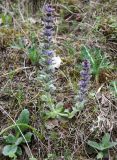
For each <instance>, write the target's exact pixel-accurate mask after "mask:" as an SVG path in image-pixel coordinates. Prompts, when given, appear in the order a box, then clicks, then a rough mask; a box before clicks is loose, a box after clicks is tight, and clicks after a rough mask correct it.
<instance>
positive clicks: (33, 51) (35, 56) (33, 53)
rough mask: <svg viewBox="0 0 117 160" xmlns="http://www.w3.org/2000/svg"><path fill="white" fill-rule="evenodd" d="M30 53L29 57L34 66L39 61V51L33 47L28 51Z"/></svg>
mask: <svg viewBox="0 0 117 160" xmlns="http://www.w3.org/2000/svg"><path fill="white" fill-rule="evenodd" d="M28 52H29V53H28V56H29V59H30V60H31V62H32V63H33V64H35V63H37V62H38V60H39V57H38V52H37V50H36V49H35V48H34V47H32V48H30V49H29V50H28Z"/></svg>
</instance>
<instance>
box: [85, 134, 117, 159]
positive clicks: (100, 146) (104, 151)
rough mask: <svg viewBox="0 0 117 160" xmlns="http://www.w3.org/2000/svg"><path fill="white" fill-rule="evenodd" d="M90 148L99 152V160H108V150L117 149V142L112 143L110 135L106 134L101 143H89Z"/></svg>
mask: <svg viewBox="0 0 117 160" xmlns="http://www.w3.org/2000/svg"><path fill="white" fill-rule="evenodd" d="M87 143H88V145H89V146H91V147H93V148H94V149H96V150H97V151H98V154H97V159H103V158H108V157H109V156H108V149H110V148H112V147H115V146H116V145H117V142H110V134H109V133H105V135H104V136H103V138H102V141H101V142H100V143H97V142H95V141H88V142H87Z"/></svg>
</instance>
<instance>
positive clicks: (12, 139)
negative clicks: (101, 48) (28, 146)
mask: <svg viewBox="0 0 117 160" xmlns="http://www.w3.org/2000/svg"><path fill="white" fill-rule="evenodd" d="M4 138H5V141H6V143H10V144H13V143H15V142H16V140H17V138H16V137H15V136H14V135H12V134H9V135H8V136H6V137H4Z"/></svg>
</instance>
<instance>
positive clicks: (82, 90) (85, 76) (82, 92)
mask: <svg viewBox="0 0 117 160" xmlns="http://www.w3.org/2000/svg"><path fill="white" fill-rule="evenodd" d="M80 76H81V80H80V82H79V101H80V102H82V101H83V100H85V96H86V93H87V91H88V86H89V82H90V78H91V75H90V62H89V61H88V60H84V61H83V62H82V71H81V72H80Z"/></svg>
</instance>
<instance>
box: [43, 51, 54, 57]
mask: <svg viewBox="0 0 117 160" xmlns="http://www.w3.org/2000/svg"><path fill="white" fill-rule="evenodd" d="M43 53H44V54H46V55H48V56H50V55H52V54H53V53H54V51H53V50H44V51H43Z"/></svg>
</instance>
